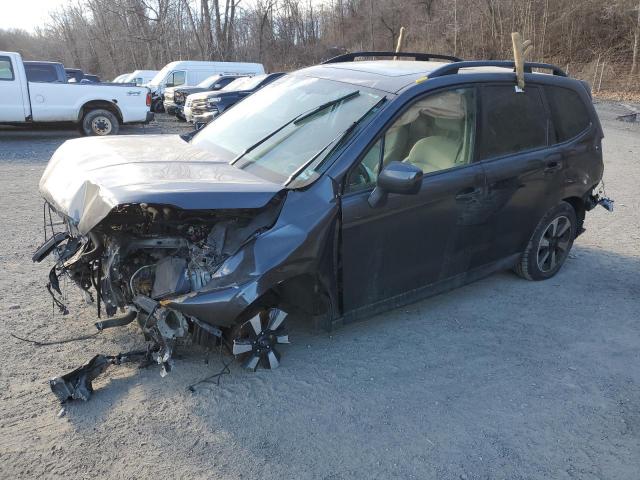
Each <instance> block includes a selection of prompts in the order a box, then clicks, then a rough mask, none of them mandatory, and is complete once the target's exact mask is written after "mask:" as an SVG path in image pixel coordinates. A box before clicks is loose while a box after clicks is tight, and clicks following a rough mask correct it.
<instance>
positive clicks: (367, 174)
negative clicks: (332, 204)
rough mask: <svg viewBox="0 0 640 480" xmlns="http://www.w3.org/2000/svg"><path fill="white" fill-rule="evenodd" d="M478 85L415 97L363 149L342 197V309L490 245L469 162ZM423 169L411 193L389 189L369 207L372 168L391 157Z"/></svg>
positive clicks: (441, 275) (473, 262)
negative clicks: (419, 183)
mask: <svg viewBox="0 0 640 480" xmlns="http://www.w3.org/2000/svg"><path fill="white" fill-rule="evenodd" d="M475 124H476V89H475V88H473V87H468V88H457V89H452V90H447V91H444V92H439V93H432V94H427V95H425V96H422V97H419V98H418V100H416V101H412V102H411V103H410V104H409V105H408V107H407V108H406V110H405V111H404V113H402V114H401V115H400V116H399V117H398V118H397V119H396V120H395V121H393V122H392V124H391V125H390V126H389V127H388V128H387V129H386V130H385V132H384V134H383V135H382V137H381V138H380V139H379V140H377V141H376V142H375V143H374V144H373V145H372V146H371V147H370V148H369V149H368V150H367V152H366V153H365V154H364V155H363V157H362V158H361V159H360V161H359V162H357V164H356V165H355V166H354V169H353V170H352V171H351V173H350V174H349V176H348V179H347V182H346V185H345V192H344V195H343V198H342V277H343V307H344V310H345V312H349V311H353V310H357V309H359V308H362V307H365V306H367V305H370V304H374V303H376V302H380V301H384V300H388V299H391V298H393V297H398V296H399V295H402V294H405V293H408V292H411V291H412V290H415V289H418V288H421V287H425V286H429V285H435V284H437V283H439V282H440V281H442V280H445V279H450V278H452V277H455V276H456V275H460V274H464V273H465V272H467V271H468V270H470V269H473V268H474V267H475V266H477V265H478V264H479V263H482V258H483V257H484V251H485V250H486V249H487V248H488V236H487V235H486V229H487V224H486V218H482V216H481V215H477V214H476V213H477V206H478V205H481V204H482V198H483V196H484V192H485V190H484V187H485V179H484V173H483V170H482V167H481V166H480V165H479V164H477V163H474V162H473V158H474V152H473V147H474V139H475V131H476V127H475ZM394 160H395V161H403V162H407V163H412V164H414V165H416V166H418V167H420V168H421V169H422V170H423V172H424V177H423V181H422V187H421V189H420V191H419V192H418V193H417V194H415V195H399V194H389V196H388V199H387V202H386V204H385V205H383V206H380V207H376V208H372V207H371V206H369V203H368V201H367V200H368V198H369V196H370V195H371V191H372V189H373V188H374V186H375V182H376V178H377V174H378V172H379V171H380V169H381V168H383V167H384V166H385V165H386V164H388V163H389V162H390V161H394Z"/></svg>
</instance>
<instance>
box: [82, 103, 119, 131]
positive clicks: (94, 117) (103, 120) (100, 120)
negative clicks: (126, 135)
mask: <svg viewBox="0 0 640 480" xmlns="http://www.w3.org/2000/svg"><path fill="white" fill-rule="evenodd" d="M80 130H81V133H82V134H83V135H88V136H92V135H94V136H105V135H116V134H117V133H118V130H120V123H119V122H118V118H117V117H116V116H115V115H114V114H113V113H112V112H110V111H109V110H102V109H97V110H89V111H88V112H87V113H85V114H84V117H82V123H81V124H80Z"/></svg>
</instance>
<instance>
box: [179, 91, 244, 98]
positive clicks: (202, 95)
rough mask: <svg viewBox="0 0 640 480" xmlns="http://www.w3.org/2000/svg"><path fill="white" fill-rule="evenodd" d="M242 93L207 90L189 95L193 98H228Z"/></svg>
mask: <svg viewBox="0 0 640 480" xmlns="http://www.w3.org/2000/svg"><path fill="white" fill-rule="evenodd" d="M240 93H242V92H241V91H235V90H234V91H230V92H223V91H217V92H216V91H210V90H209V91H206V92H200V93H193V94H191V95H189V97H190V98H191V100H206V99H207V98H213V97H219V98H226V97H235V96H237V95H239V94H240Z"/></svg>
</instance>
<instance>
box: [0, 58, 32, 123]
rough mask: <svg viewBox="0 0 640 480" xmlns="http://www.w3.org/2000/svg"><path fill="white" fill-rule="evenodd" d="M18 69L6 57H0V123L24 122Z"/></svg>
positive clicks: (23, 103) (21, 87)
mask: <svg viewBox="0 0 640 480" xmlns="http://www.w3.org/2000/svg"><path fill="white" fill-rule="evenodd" d="M20 80H21V78H20V75H18V68H17V65H15V64H14V63H13V61H12V59H11V57H10V56H8V55H0V122H24V121H25V117H26V116H27V114H26V113H25V100H24V97H25V95H23V93H24V92H23V90H22V89H23V88H24V86H23V85H22V83H21V81H20Z"/></svg>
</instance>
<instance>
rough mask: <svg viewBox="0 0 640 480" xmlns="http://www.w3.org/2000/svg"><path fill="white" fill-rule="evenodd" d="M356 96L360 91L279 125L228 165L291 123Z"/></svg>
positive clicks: (331, 101) (319, 106)
mask: <svg viewBox="0 0 640 480" xmlns="http://www.w3.org/2000/svg"><path fill="white" fill-rule="evenodd" d="M358 95H360V90H356V91H355V92H351V93H348V94H346V95H343V96H342V97H339V98H336V99H335V100H330V101H328V102H326V103H323V104H322V105H318V106H317V107H315V108H312V109H311V110H309V111H307V112H303V113H301V114H300V115H298V116H296V117H294V118H292V119H291V120H289V121H288V122H287V123H285V124H284V125H281V126H280V127H278V128H276V129H275V130H274V131H273V132H270V133H268V134H267V135H265V136H264V137H262V138H261V139H260V140H258V141H257V142H256V143H254V144H253V145H251V146H249V147H247V148H246V149H245V150H244V151H243V152H241V153H240V154H239V155H238V156H237V157H236V158H234V159H233V160H231V162H230V164H231V165H233V164H235V163H236V162H237V161H238V160H240V159H241V158H242V157H244V156H245V155H246V154H247V153H249V152H250V151H252V150H254V149H255V148H257V147H259V146H260V145H262V143H264V142H266V141H267V140H269V139H270V138H271V137H273V136H274V135H275V134H276V133H278V132H279V131H281V130H283V129H284V128H286V127H288V126H289V125H291V124H292V123H297V122H301V121H302V120H304V119H305V118H309V117H310V116H312V115H315V114H316V113H318V112H321V111H322V110H324V109H326V108H329V107H332V106H333V105H335V104H337V103H340V102H343V101H345V100H349V99H351V98H353V97H356V96H358Z"/></svg>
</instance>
